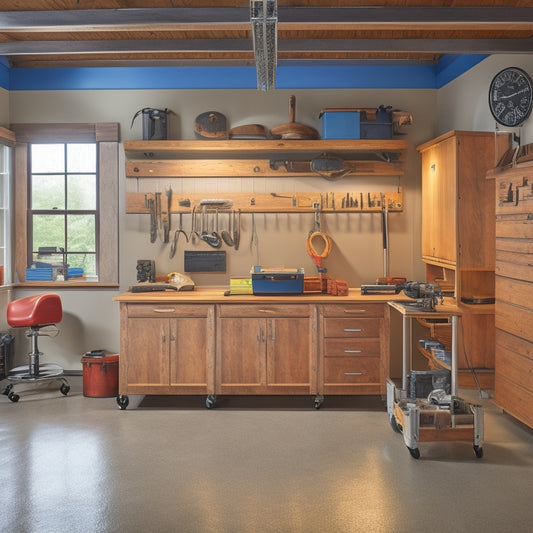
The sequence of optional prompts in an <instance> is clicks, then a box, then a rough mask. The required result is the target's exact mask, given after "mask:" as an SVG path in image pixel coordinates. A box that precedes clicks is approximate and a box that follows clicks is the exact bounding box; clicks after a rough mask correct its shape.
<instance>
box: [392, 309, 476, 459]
mask: <svg viewBox="0 0 533 533" xmlns="http://www.w3.org/2000/svg"><path fill="white" fill-rule="evenodd" d="M388 305H389V306H390V307H391V308H392V309H394V310H396V311H398V312H399V313H401V315H402V335H403V345H402V383H401V387H397V386H396V384H395V383H394V381H393V380H392V379H391V378H389V379H387V414H388V416H389V422H390V425H391V427H392V429H393V430H394V431H396V432H398V433H402V434H403V439H404V442H405V445H406V446H407V448H408V450H409V453H410V454H411V456H412V457H413V458H415V459H418V458H419V457H420V450H419V448H418V443H419V442H431V441H456V440H472V442H473V448H474V453H475V455H476V457H478V458H481V457H483V407H482V406H480V405H475V404H471V403H468V402H466V401H465V400H463V399H461V398H459V397H458V396H457V323H458V320H459V317H460V316H461V310H460V309H459V308H458V307H457V306H456V305H455V304H451V303H449V302H447V301H445V302H444V303H443V304H442V305H439V306H437V307H436V308H435V310H434V311H426V310H424V309H423V308H421V307H417V306H416V305H413V304H412V303H410V302H388ZM429 317H431V318H446V319H448V320H450V321H451V325H452V346H451V352H452V363H451V386H450V395H445V394H443V391H433V393H431V394H430V395H429V397H426V398H413V397H412V394H410V391H409V387H408V374H409V371H410V367H411V327H412V320H413V319H416V318H426V319H427V318H429Z"/></svg>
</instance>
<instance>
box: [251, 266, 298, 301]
mask: <svg viewBox="0 0 533 533" xmlns="http://www.w3.org/2000/svg"><path fill="white" fill-rule="evenodd" d="M251 275H252V290H253V293H254V294H259V295H283V294H302V293H303V292H304V269H303V268H278V269H268V268H263V267H261V266H258V265H256V266H254V267H253V269H252V271H251Z"/></svg>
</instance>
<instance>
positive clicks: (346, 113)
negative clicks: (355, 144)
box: [319, 108, 361, 139]
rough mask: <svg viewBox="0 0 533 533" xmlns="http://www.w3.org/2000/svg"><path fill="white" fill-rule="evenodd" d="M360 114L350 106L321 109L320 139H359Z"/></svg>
mask: <svg viewBox="0 0 533 533" xmlns="http://www.w3.org/2000/svg"><path fill="white" fill-rule="evenodd" d="M360 115H361V114H360V113H359V111H356V110H355V109H351V108H328V109H323V110H322V111H321V113H320V115H319V117H320V118H321V119H322V139H360V138H361V137H360Z"/></svg>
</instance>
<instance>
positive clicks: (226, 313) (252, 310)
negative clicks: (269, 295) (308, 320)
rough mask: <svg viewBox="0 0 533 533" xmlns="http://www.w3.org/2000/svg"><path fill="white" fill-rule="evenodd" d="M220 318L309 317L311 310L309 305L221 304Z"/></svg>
mask: <svg viewBox="0 0 533 533" xmlns="http://www.w3.org/2000/svg"><path fill="white" fill-rule="evenodd" d="M220 316H221V317H223V318H225V317H238V318H241V317H244V318H246V317H265V318H268V317H274V316H276V317H278V316H279V317H284V316H286V317H289V318H295V317H309V316H311V310H310V306H309V305H302V304H265V305H261V304H251V305H248V304H245V305H241V304H222V305H220Z"/></svg>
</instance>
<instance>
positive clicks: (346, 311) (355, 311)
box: [344, 309, 366, 314]
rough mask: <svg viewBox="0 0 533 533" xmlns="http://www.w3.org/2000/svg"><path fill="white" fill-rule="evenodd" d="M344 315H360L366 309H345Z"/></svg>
mask: <svg viewBox="0 0 533 533" xmlns="http://www.w3.org/2000/svg"><path fill="white" fill-rule="evenodd" d="M344 312H345V313H348V314H349V313H358V314H361V313H366V309H345V310H344Z"/></svg>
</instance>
